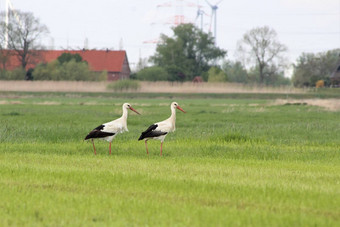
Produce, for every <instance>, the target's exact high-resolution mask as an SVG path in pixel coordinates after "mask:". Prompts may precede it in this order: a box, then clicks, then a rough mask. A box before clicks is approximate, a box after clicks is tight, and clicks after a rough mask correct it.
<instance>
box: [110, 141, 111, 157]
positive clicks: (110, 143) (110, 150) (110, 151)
mask: <svg viewBox="0 0 340 227" xmlns="http://www.w3.org/2000/svg"><path fill="white" fill-rule="evenodd" d="M110 155H111V142H110Z"/></svg>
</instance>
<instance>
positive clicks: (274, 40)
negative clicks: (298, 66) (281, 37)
mask: <svg viewBox="0 0 340 227" xmlns="http://www.w3.org/2000/svg"><path fill="white" fill-rule="evenodd" d="M286 51H287V47H286V46H285V45H283V44H282V43H280V42H279V41H278V37H277V33H276V32H275V30H274V29H271V28H269V27H267V26H265V27H258V28H254V29H252V30H250V31H248V32H247V33H245V34H244V35H243V38H242V39H241V40H240V41H239V42H238V47H237V53H238V55H239V58H240V60H243V61H245V62H247V63H250V64H251V65H252V66H253V67H254V66H255V67H257V68H258V74H259V79H260V81H259V82H260V83H264V82H265V78H266V77H270V76H273V75H275V74H278V73H277V72H276V71H272V70H279V71H282V68H284V64H282V62H284V61H283V53H284V52H286Z"/></svg>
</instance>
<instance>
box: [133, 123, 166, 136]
mask: <svg viewBox="0 0 340 227" xmlns="http://www.w3.org/2000/svg"><path fill="white" fill-rule="evenodd" d="M157 127H158V125H156V124H154V125H150V127H149V128H148V129H147V130H145V131H144V132H142V135H140V137H139V139H138V140H142V139H145V138H153V137H158V136H162V135H166V134H167V132H161V131H157V130H156V128H157Z"/></svg>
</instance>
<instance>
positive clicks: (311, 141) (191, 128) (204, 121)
mask: <svg viewBox="0 0 340 227" xmlns="http://www.w3.org/2000/svg"><path fill="white" fill-rule="evenodd" d="M173 100H174V98H169V97H162V98H156V97H152V98H149V97H144V96H139V97H138V95H135V96H133V95H131V94H130V95H129V97H126V98H123V97H115V95H112V96H108V95H105V96H103V95H100V94H97V95H96V94H82V95H77V94H67V93H65V94H63V95H60V94H59V95H58V94H56V93H51V94H49V93H16V94H13V93H2V94H1V96H0V103H1V105H0V201H1V202H0V225H1V226H96V225H98V226H244V225H247V226H339V225H340V112H339V111H328V110H326V109H324V108H321V107H317V106H310V105H305V103H303V102H301V103H295V104H290V105H285V104H276V103H275V102H274V100H273V99H271V98H270V96H269V97H266V98H263V99H258V98H256V99H251V98H249V97H248V96H247V97H246V98H244V97H243V98H242V97H236V98H235V97H234V98H225V97H217V98H211V97H205V98H202V97H186V96H183V97H176V99H175V101H177V102H178V103H179V104H180V105H181V107H182V108H183V109H184V110H185V111H187V113H186V114H184V113H182V112H180V111H178V112H177V121H176V132H174V133H172V134H169V135H168V136H167V138H166V140H165V142H164V146H163V156H162V157H160V156H159V149H160V143H159V141H156V140H154V141H150V142H149V143H148V144H149V152H150V154H149V156H148V155H146V152H145V147H144V142H143V141H137V139H138V137H139V135H140V133H141V132H142V131H143V130H144V129H146V128H147V127H148V126H149V125H150V124H152V123H154V122H157V121H161V120H164V119H165V118H167V117H168V116H169V115H170V107H169V105H170V103H171V101H173ZM124 102H129V103H131V104H132V105H133V107H134V108H135V109H137V110H138V111H139V112H140V113H141V114H142V115H137V114H135V113H133V112H130V113H129V118H128V128H129V132H127V133H124V134H120V135H118V136H117V137H116V139H115V140H114V142H113V143H112V155H111V156H110V155H109V153H108V148H109V144H108V143H107V142H105V141H96V148H97V155H96V156H95V155H94V154H93V149H92V145H91V143H90V142H89V141H83V139H84V137H85V136H86V134H87V133H88V132H89V131H90V130H92V129H93V128H95V127H96V126H98V125H100V124H101V123H104V122H107V121H110V120H112V119H115V118H118V117H120V115H121V113H122V110H121V105H122V104H123V103H124Z"/></svg>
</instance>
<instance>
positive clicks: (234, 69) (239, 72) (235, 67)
mask: <svg viewBox="0 0 340 227" xmlns="http://www.w3.org/2000/svg"><path fill="white" fill-rule="evenodd" d="M222 70H223V71H224V72H225V73H226V74H227V76H228V81H229V82H236V83H244V84H246V83H249V78H248V72H247V70H246V69H245V68H244V66H243V65H242V63H241V62H239V61H236V62H232V61H225V62H224V63H223V64H222Z"/></svg>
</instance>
